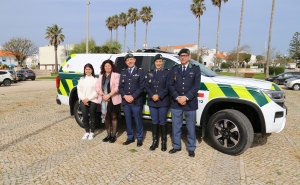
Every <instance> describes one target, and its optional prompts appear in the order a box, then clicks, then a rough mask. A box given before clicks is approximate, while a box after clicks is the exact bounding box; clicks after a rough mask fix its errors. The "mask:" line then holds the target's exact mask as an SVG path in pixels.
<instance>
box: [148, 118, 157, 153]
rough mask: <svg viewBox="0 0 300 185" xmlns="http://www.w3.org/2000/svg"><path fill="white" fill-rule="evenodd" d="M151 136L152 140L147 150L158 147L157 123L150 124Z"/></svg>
mask: <svg viewBox="0 0 300 185" xmlns="http://www.w3.org/2000/svg"><path fill="white" fill-rule="evenodd" d="M152 138H153V142H152V145H151V146H150V148H149V150H155V149H156V148H157V147H158V124H152Z"/></svg>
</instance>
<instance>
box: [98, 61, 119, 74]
mask: <svg viewBox="0 0 300 185" xmlns="http://www.w3.org/2000/svg"><path fill="white" fill-rule="evenodd" d="M107 63H109V64H110V65H111V72H117V67H116V65H115V64H114V62H113V61H111V60H109V59H107V60H104V62H103V63H102V64H101V67H100V69H101V72H100V74H104V73H105V69H104V66H105V64H107Z"/></svg>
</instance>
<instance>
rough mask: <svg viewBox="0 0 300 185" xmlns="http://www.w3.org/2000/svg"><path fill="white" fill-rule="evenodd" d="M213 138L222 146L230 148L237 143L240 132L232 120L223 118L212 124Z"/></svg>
mask: <svg viewBox="0 0 300 185" xmlns="http://www.w3.org/2000/svg"><path fill="white" fill-rule="evenodd" d="M214 138H215V140H216V141H217V142H218V143H219V144H220V145H221V146H222V147H225V148H232V147H234V146H236V145H237V144H238V143H239V140H240V132H239V129H238V127H237V126H236V125H235V124H234V123H233V122H232V121H230V120H228V119H223V120H219V121H218V122H217V123H216V124H215V126H214Z"/></svg>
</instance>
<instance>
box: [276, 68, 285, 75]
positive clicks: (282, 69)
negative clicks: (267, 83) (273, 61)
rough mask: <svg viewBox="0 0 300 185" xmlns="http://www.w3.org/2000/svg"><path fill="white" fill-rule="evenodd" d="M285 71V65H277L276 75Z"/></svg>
mask: <svg viewBox="0 0 300 185" xmlns="http://www.w3.org/2000/svg"><path fill="white" fill-rule="evenodd" d="M283 72H284V67H282V66H278V67H275V75H278V74H281V73H283Z"/></svg>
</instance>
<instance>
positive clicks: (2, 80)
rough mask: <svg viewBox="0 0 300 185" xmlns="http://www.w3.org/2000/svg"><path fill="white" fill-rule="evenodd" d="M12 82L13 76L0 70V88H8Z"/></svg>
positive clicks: (7, 71)
mask: <svg viewBox="0 0 300 185" xmlns="http://www.w3.org/2000/svg"><path fill="white" fill-rule="evenodd" d="M13 80H14V78H13V75H12V74H11V73H10V72H9V70H0V86H1V85H2V84H3V85H4V86H10V85H11V82H12V81H13Z"/></svg>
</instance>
